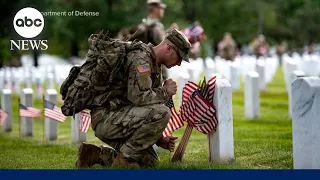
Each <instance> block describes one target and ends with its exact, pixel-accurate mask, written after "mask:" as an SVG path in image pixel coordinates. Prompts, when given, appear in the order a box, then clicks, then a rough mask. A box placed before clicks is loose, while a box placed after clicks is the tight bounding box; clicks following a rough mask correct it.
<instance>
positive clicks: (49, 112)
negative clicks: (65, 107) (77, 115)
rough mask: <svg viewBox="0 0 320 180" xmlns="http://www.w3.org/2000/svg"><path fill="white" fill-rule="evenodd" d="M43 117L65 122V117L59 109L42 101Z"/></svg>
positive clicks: (50, 103) (48, 102)
mask: <svg viewBox="0 0 320 180" xmlns="http://www.w3.org/2000/svg"><path fill="white" fill-rule="evenodd" d="M44 116H45V117H48V118H51V119H52V120H56V121H59V122H64V121H65V120H66V116H65V115H63V114H62V112H61V108H59V107H58V106H56V105H55V104H54V103H52V102H50V101H47V100H44Z"/></svg>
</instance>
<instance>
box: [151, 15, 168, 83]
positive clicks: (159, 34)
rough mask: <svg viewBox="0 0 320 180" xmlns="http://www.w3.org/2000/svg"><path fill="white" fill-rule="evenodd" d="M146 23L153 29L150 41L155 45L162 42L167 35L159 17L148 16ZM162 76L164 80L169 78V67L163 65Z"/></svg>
mask: <svg viewBox="0 0 320 180" xmlns="http://www.w3.org/2000/svg"><path fill="white" fill-rule="evenodd" d="M146 24H147V25H148V26H151V27H152V29H151V31H150V32H151V34H150V37H151V39H150V41H149V42H150V43H152V44H153V45H155V46H156V45H158V44H160V43H161V42H162V40H163V39H164V36H165V30H164V26H163V24H162V23H161V22H160V20H159V19H157V18H153V17H151V16H148V17H147V19H146ZM149 42H148V43H149ZM162 78H163V79H164V80H167V79H168V69H167V68H166V67H165V66H162Z"/></svg>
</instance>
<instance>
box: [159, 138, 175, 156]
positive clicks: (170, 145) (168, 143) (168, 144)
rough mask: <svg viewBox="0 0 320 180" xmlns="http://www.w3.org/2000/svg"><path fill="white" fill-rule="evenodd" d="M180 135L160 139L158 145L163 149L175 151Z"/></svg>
mask: <svg viewBox="0 0 320 180" xmlns="http://www.w3.org/2000/svg"><path fill="white" fill-rule="evenodd" d="M176 139H178V137H173V136H167V137H164V138H161V139H160V140H158V142H157V145H158V146H159V147H162V148H163V149H168V150H169V151H170V152H173V151H174V148H175V145H176Z"/></svg>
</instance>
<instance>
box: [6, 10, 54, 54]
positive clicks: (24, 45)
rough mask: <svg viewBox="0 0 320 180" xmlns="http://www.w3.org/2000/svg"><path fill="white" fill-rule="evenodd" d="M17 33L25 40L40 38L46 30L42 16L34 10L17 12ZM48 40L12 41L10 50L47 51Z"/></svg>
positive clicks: (14, 22) (15, 25) (15, 24)
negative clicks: (44, 29)
mask: <svg viewBox="0 0 320 180" xmlns="http://www.w3.org/2000/svg"><path fill="white" fill-rule="evenodd" d="M13 26H14V29H15V31H16V32H17V33H18V34H19V35H20V36H21V37H24V38H34V37H36V36H38V35H39V34H40V33H41V32H42V30H43V28H44V18H43V16H42V14H41V13H40V12H39V11H38V10H37V9H34V8H30V7H28V8H23V9H21V10H20V11H18V12H17V14H16V15H15V16H14V19H13ZM47 43H48V40H31V39H30V40H10V50H14V47H15V48H16V49H18V50H30V49H32V50H47V49H48V44H47Z"/></svg>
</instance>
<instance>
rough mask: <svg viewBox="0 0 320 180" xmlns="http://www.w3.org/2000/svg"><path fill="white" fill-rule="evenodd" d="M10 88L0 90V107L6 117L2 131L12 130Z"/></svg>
mask: <svg viewBox="0 0 320 180" xmlns="http://www.w3.org/2000/svg"><path fill="white" fill-rule="evenodd" d="M11 94H12V92H11V90H10V89H3V90H2V95H1V96H2V97H1V109H2V110H4V111H5V112H6V113H7V114H8V117H7V119H6V120H5V122H4V124H3V126H2V130H3V131H4V132H10V131H12V103H11Z"/></svg>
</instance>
